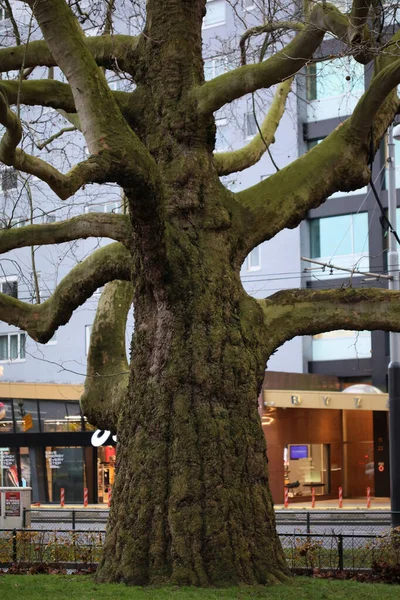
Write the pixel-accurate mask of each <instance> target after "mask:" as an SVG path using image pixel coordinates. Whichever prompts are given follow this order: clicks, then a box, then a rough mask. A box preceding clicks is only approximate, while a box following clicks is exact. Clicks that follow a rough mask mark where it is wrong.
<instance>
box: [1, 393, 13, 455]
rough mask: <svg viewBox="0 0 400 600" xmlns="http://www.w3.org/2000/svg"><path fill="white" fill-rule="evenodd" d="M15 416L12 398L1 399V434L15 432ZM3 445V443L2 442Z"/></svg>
mask: <svg viewBox="0 0 400 600" xmlns="http://www.w3.org/2000/svg"><path fill="white" fill-rule="evenodd" d="M13 432H14V425H13V416H12V408H11V400H0V434H1V433H13ZM0 446H1V444H0Z"/></svg>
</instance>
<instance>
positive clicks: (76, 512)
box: [23, 508, 109, 530]
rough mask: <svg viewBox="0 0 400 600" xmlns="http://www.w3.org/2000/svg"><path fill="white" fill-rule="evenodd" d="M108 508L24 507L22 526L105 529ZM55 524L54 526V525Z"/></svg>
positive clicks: (59, 528) (60, 528) (61, 528)
mask: <svg viewBox="0 0 400 600" xmlns="http://www.w3.org/2000/svg"><path fill="white" fill-rule="evenodd" d="M108 514H109V511H108V510H104V509H88V508H80V509H79V508H25V509H24V513H23V527H27V525H28V524H30V526H31V527H32V526H37V528H38V529H39V528H40V529H53V530H54V529H58V530H70V529H72V530H78V529H84V530H91V529H94V530H98V529H102V530H105V527H106V524H107V519H108ZM54 525H56V527H54ZM39 526H40V527H39Z"/></svg>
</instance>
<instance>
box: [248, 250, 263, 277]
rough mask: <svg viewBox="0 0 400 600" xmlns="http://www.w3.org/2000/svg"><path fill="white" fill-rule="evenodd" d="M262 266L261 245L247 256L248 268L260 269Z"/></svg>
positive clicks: (249, 269)
mask: <svg viewBox="0 0 400 600" xmlns="http://www.w3.org/2000/svg"><path fill="white" fill-rule="evenodd" d="M260 268H261V256H260V246H257V248H254V250H252V251H251V252H250V254H249V255H248V257H247V270H248V271H258V269H260Z"/></svg>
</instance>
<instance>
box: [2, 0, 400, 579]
mask: <svg viewBox="0 0 400 600" xmlns="http://www.w3.org/2000/svg"><path fill="white" fill-rule="evenodd" d="M27 4H28V5H29V6H30V8H31V9H32V11H33V14H34V18H35V20H36V22H37V23H38V25H39V27H40V29H41V32H42V36H43V39H42V40H36V41H32V42H30V43H27V44H21V40H20V39H18V36H16V39H17V45H16V47H9V48H3V49H1V50H0V70H1V72H4V73H5V72H8V71H14V72H15V71H18V72H19V73H20V75H19V76H18V77H17V78H15V79H14V80H7V81H6V80H3V81H2V82H1V83H0V122H1V123H2V124H3V126H4V127H5V129H6V132H5V134H4V135H3V137H2V139H1V142H0V160H1V161H2V162H3V163H5V165H9V166H13V167H14V168H15V169H18V170H19V171H21V172H23V173H27V174H31V175H34V176H36V177H38V178H39V179H40V180H42V181H43V182H45V183H46V184H47V185H48V186H49V187H50V188H51V189H52V190H53V191H54V192H55V193H56V194H57V195H58V196H59V198H61V199H63V200H67V199H69V198H71V196H72V195H73V194H75V193H76V192H77V191H78V190H80V189H81V188H83V187H84V186H85V185H87V184H89V183H96V184H103V183H116V184H118V185H119V186H121V188H122V189H123V193H124V197H125V202H126V206H127V214H125V215H105V214H89V215H81V216H77V217H74V218H72V219H69V220H66V221H63V222H59V223H54V224H46V225H29V226H27V227H24V228H23V229H9V230H3V231H1V233H0V251H1V252H6V251H9V250H12V249H14V248H21V247H24V246H32V245H46V244H59V243H62V242H66V241H70V240H77V239H82V238H87V237H91V236H94V237H97V236H104V237H107V238H111V239H112V240H114V243H112V244H109V245H107V246H105V247H103V248H100V249H99V250H97V251H96V252H94V253H93V254H92V255H91V256H90V257H88V258H87V259H86V260H84V261H83V262H81V263H80V264H79V265H77V266H76V267H75V268H74V269H72V270H71V272H70V273H69V274H68V275H67V276H66V277H65V279H64V280H63V281H62V282H61V283H60V284H59V286H58V287H57V288H56V289H55V291H54V294H53V295H52V296H51V298H50V299H49V300H47V301H45V302H44V303H42V304H28V303H24V302H21V301H19V300H16V299H14V298H11V297H10V296H7V295H3V294H0V317H1V319H3V320H4V321H6V322H7V323H9V324H13V325H15V326H18V327H20V328H21V329H23V330H25V331H26V332H27V333H28V334H29V335H30V336H31V337H32V338H33V339H34V340H37V341H38V342H42V343H45V342H46V341H48V340H49V339H50V338H51V336H52V335H53V334H54V332H55V331H56V330H57V328H58V327H60V326H61V325H64V324H66V323H67V322H68V320H69V319H70V317H71V314H72V313H73V311H74V310H75V309H76V308H77V307H78V306H80V305H81V304H82V303H84V302H85V301H86V299H88V298H89V297H90V296H91V295H92V294H93V292H94V291H95V290H96V289H97V288H99V286H102V285H103V284H106V283H108V282H109V283H108V285H106V287H105V291H104V292H103V294H102V297H101V300H100V302H99V305H98V309H97V314H96V319H95V322H94V326H93V332H92V338H91V348H90V354H89V359H88V377H87V380H86V385H85V392H84V395H83V398H82V403H83V408H84V411H85V413H86V415H87V417H88V419H89V420H90V422H92V423H93V424H96V425H97V426H98V427H99V428H105V429H112V430H114V431H116V432H117V434H118V459H117V477H116V482H115V487H114V490H113V500H112V508H111V513H110V518H109V523H108V530H107V539H106V544H105V548H104V551H103V555H102V559H101V563H100V566H99V568H98V572H97V579H98V580H99V581H125V582H127V583H131V584H146V583H161V582H176V583H178V584H193V585H205V584H234V583H239V582H247V583H254V582H260V583H263V582H267V581H270V580H275V579H278V580H280V579H283V578H284V577H285V576H286V574H287V568H286V565H285V559H284V556H283V552H282V549H281V547H280V544H279V541H278V538H277V535H276V532H275V522H274V513H273V506H272V500H271V495H270V491H269V488H268V465H267V457H266V447H265V440H264V436H263V433H262V430H261V426H260V419H259V415H258V411H257V396H258V394H259V391H260V387H261V382H262V379H263V374H264V369H265V364H266V362H267V360H268V358H269V356H270V355H271V353H273V352H274V351H275V350H276V348H278V347H279V346H280V345H281V344H283V343H284V342H285V341H286V340H290V339H291V338H293V337H294V336H297V335H305V334H316V333H319V332H324V331H329V330H333V329H338V328H340V329H352V330H354V329H359V330H364V329H384V330H391V329H392V330H397V331H398V330H400V297H399V294H398V293H396V292H389V291H386V290H382V289H363V290H362V291H360V290H357V289H351V288H349V289H336V290H327V291H321V290H319V291H315V290H309V289H303V290H291V291H284V292H280V293H278V294H275V295H273V296H270V297H269V298H267V299H265V300H264V301H259V300H255V299H253V298H251V297H249V296H248V295H247V294H246V293H245V292H244V290H243V287H242V284H241V281H240V276H239V272H240V268H241V265H242V263H243V260H244V259H245V257H246V256H247V255H248V253H249V252H250V251H251V250H252V249H253V248H254V247H256V246H257V245H258V244H260V243H262V242H265V241H266V240H270V239H271V238H273V237H274V236H275V235H276V234H277V233H278V232H280V231H281V230H282V229H284V228H294V227H296V226H297V225H299V223H300V222H301V221H302V220H303V219H304V218H305V217H306V215H307V212H308V211H309V210H310V209H312V208H316V207H318V206H320V205H321V204H322V203H323V202H324V201H325V200H326V198H327V197H328V196H330V195H331V194H332V193H334V192H335V191H337V190H343V191H349V190H354V189H357V188H359V187H361V186H363V185H365V184H367V183H368V181H369V179H370V168H369V164H370V159H371V155H373V154H374V153H375V151H376V149H377V148H378V146H379V144H380V141H381V139H382V137H383V135H384V133H385V131H386V129H387V127H388V125H390V123H391V122H392V120H393V117H394V115H395V114H396V112H397V110H398V106H399V102H398V99H397V95H396V91H395V88H396V85H397V84H398V83H399V82H400V58H399V53H400V50H399V40H400V33H394V35H393V37H391V39H389V40H384V39H383V41H382V36H381V31H380V30H379V27H378V28H376V27H375V28H374V27H373V23H375V22H376V19H375V17H374V19H372V21H371V14H372V12H376V11H379V4H378V3H376V2H371V1H370V0H354V3H353V7H352V10H351V12H350V13H348V14H343V13H341V12H340V11H339V10H338V9H337V8H335V6H333V5H332V4H329V3H326V2H322V3H311V4H309V3H305V6H304V10H303V16H302V17H300V12H301V11H299V10H298V8H296V7H295V3H293V17H292V18H290V15H289V18H286V17H287V15H285V20H284V21H283V22H279V20H270V21H268V22H267V23H265V24H263V25H262V26H261V27H259V28H255V29H252V30H251V31H249V32H247V34H246V35H245V36H244V38H243V40H242V62H243V64H242V66H240V67H238V68H236V69H234V70H231V71H229V72H227V73H225V74H222V75H220V76H218V77H216V78H215V79H213V80H212V81H207V82H205V80H204V74H203V59H202V19H203V17H204V15H205V11H206V0H163V1H159V0H147V6H146V18H145V25H144V29H143V31H142V33H140V35H138V36H137V37H130V36H126V35H114V34H113V33H112V30H111V29H110V27H109V28H108V30H107V29H106V33H105V35H100V36H98V37H90V38H85V35H84V34H83V32H82V29H81V27H80V24H79V19H78V18H76V15H75V14H74V12H73V10H74V11H75V13H77V6H79V2H76V3H73V6H74V9H73V10H72V9H71V8H70V7H69V3H67V2H66V1H65V0H28V1H27ZM109 5H110V7H112V5H113V3H112V2H111V3H109ZM286 10H287V11H289V12H290V11H291V10H292V8H290V6H289V8H287V9H286ZM77 14H78V17H79V18H81V16H82V12H81V13H79V12H78V13H77ZM294 15H295V20H294ZM277 19H279V12H278V16H277ZM371 24H372V25H371ZM375 30H376V31H375ZM16 31H17V30H16ZM107 31H108V33H107ZM279 31H284V32H286V33H285V35H288V32H293V33H292V34H289V41H288V43H287V45H285V46H284V47H283V48H282V49H280V50H279V51H276V52H275V53H273V54H271V52H269V50H268V44H266V45H265V48H267V51H266V52H265V48H264V52H263V60H261V62H258V63H254V64H244V63H245V62H246V52H245V50H246V44H247V42H248V40H249V39H250V38H251V37H253V36H256V35H270V34H271V32H279ZM327 32H329V33H331V34H332V35H333V36H335V37H336V38H337V40H338V43H339V42H340V44H341V48H344V49H345V50H346V52H347V53H349V54H351V55H353V56H354V58H355V59H356V60H357V61H359V62H361V63H362V64H367V63H369V62H371V61H374V75H373V77H372V80H371V83H370V85H369V88H368V89H367V91H366V92H365V94H364V95H363V97H362V98H361V100H360V101H359V102H358V105H357V107H356V109H355V110H354V113H353V115H352V116H351V117H350V118H349V119H347V120H346V121H345V122H344V123H343V124H342V126H341V127H339V128H337V129H336V130H335V131H333V132H332V133H331V134H330V135H329V136H328V137H327V138H326V139H325V140H324V141H323V142H322V143H320V144H319V145H318V146H316V147H315V148H313V149H312V150H311V151H309V152H307V153H306V154H305V155H303V156H301V157H300V158H298V159H297V160H295V161H294V162H293V163H292V164H290V165H289V166H287V167H285V168H284V169H281V170H280V171H279V172H277V173H276V174H274V175H272V176H271V177H269V178H268V179H267V180H264V181H262V182H261V183H258V184H257V185H254V186H253V187H251V188H249V189H247V190H244V191H242V192H240V193H232V192H230V191H229V190H227V189H226V188H225V187H224V186H223V185H222V184H221V181H220V176H221V175H224V174H227V173H233V172H235V171H238V170H241V169H244V168H246V167H249V166H251V165H252V164H254V163H255V162H256V161H258V160H259V159H260V156H261V154H262V153H263V151H264V150H265V147H267V146H268V145H269V144H270V143H271V142H272V141H273V137H274V132H275V130H276V128H277V125H278V123H279V119H280V117H281V115H282V112H283V109H284V104H285V100H286V97H287V95H288V92H289V88H290V84H291V80H292V78H293V76H294V75H295V74H296V73H298V72H299V71H300V70H301V69H303V68H304V67H305V66H306V65H307V64H308V62H309V61H311V60H312V58H313V56H314V55H315V54H316V53H317V52H318V48H319V47H320V46H321V44H322V42H323V40H324V37H325V35H326V34H327ZM38 66H39V67H47V68H50V69H51V68H52V67H59V69H60V70H61V71H62V73H63V74H64V76H65V78H66V81H67V83H62V82H61V81H58V80H56V79H44V78H40V79H37V80H35V79H34V73H33V76H32V70H33V69H35V68H36V67H38ZM105 69H111V70H112V69H118V70H119V72H121V71H122V72H124V73H125V74H127V75H128V76H129V77H130V78H132V80H133V81H134V82H135V84H136V87H135V89H134V91H132V92H126V93H124V92H113V91H112V90H111V89H110V88H109V86H108V84H107V80H106V77H105ZM28 75H29V76H30V79H27V77H28ZM32 77H33V78H32ZM272 86H277V89H276V93H275V99H274V101H273V103H272V105H271V107H270V109H269V111H268V112H267V114H266V118H265V121H264V123H263V124H262V131H263V134H262V135H260V136H259V138H256V140H254V141H253V142H252V144H250V146H249V147H246V148H244V149H243V150H242V151H239V152H238V151H237V152H233V153H224V154H221V155H214V152H213V151H214V145H215V121H214V116H213V115H214V113H215V111H217V110H218V109H220V108H221V107H223V106H224V105H226V104H227V103H231V102H233V101H235V100H236V99H238V98H240V97H242V96H244V95H246V94H250V93H253V92H257V91H258V90H262V89H266V88H271V87H272ZM12 105H16V109H15V110H13V109H11V108H10V106H12ZM21 105H27V106H37V105H38V106H46V107H52V108H53V109H57V110H59V111H63V114H64V115H65V116H66V117H67V118H68V119H69V120H70V121H72V123H73V127H76V128H78V129H80V131H81V132H82V133H83V135H84V137H85V140H86V144H87V147H88V149H89V153H90V156H89V157H88V158H87V160H85V161H84V162H80V163H79V164H76V165H75V166H73V168H72V169H71V170H70V171H69V172H67V173H66V174H64V173H62V172H60V171H59V170H58V169H57V168H56V167H55V166H54V165H50V164H49V163H48V162H45V161H44V160H42V159H41V158H40V157H38V156H33V155H32V154H27V153H26V152H25V151H24V150H22V149H21V148H20V147H19V146H20V141H21V137H22V135H23V124H22V121H21V119H20V117H19V114H20V106H21ZM132 303H133V306H134V314H135V332H134V336H133V339H132V345H131V359H130V364H129V365H128V363H127V359H126V350H125V341H124V332H125V323H126V316H127V313H128V312H129V310H130V308H131V306H132Z"/></svg>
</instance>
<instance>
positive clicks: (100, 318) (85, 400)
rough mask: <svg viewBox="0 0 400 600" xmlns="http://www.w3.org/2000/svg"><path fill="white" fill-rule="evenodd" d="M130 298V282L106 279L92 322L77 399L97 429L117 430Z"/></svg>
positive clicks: (125, 370) (124, 378)
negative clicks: (108, 281) (79, 396)
mask: <svg viewBox="0 0 400 600" xmlns="http://www.w3.org/2000/svg"><path fill="white" fill-rule="evenodd" d="M132 298H133V286H132V284H131V283H128V282H124V281H112V282H111V283H108V284H107V285H106V287H105V289H104V291H103V293H102V294H101V298H100V301H99V304H98V307H97V312H96V318H95V320H94V322H93V326H92V332H91V336H90V349H89V355H88V366H87V376H86V380H85V390H84V393H83V395H82V398H81V403H82V408H83V411H84V413H85V415H86V417H87V419H88V421H89V422H90V423H93V424H95V425H96V426H97V427H98V428H99V429H111V430H113V431H115V432H116V431H117V423H118V414H119V412H120V410H119V409H120V406H121V404H122V403H123V402H124V401H125V400H126V393H127V389H128V382H129V366H128V362H127V359H126V346H125V332H126V321H127V317H128V314H129V310H130V308H131V306H132Z"/></svg>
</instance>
